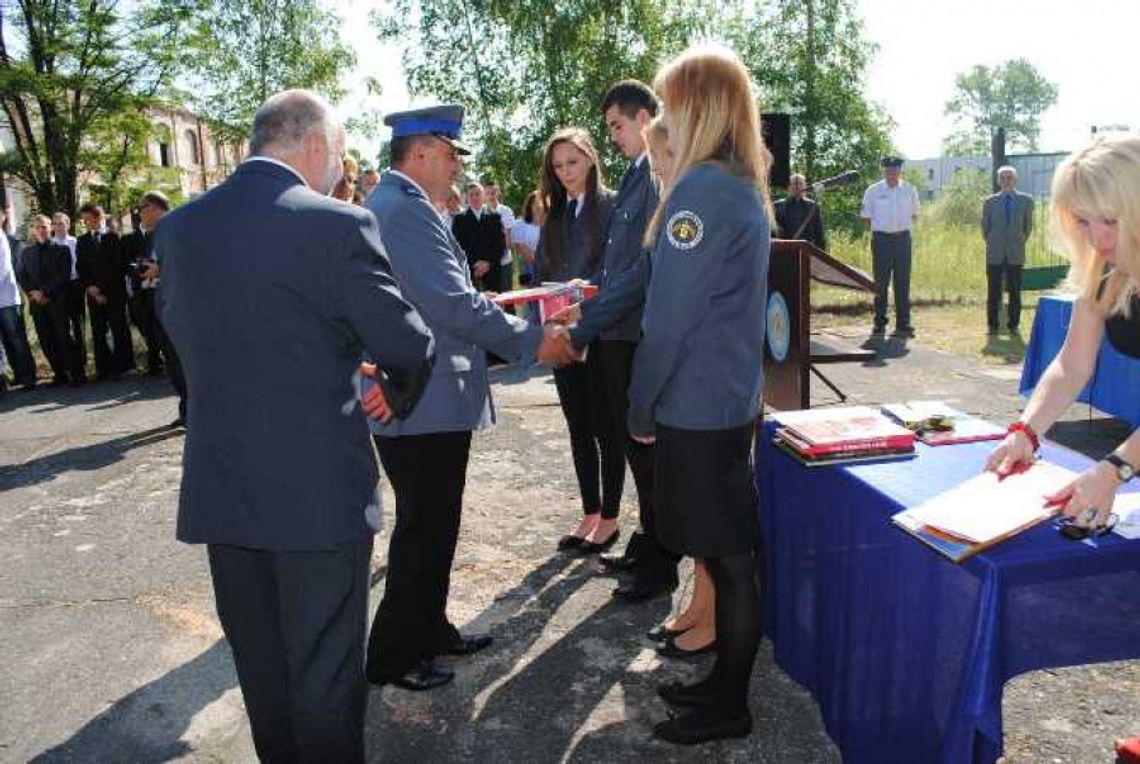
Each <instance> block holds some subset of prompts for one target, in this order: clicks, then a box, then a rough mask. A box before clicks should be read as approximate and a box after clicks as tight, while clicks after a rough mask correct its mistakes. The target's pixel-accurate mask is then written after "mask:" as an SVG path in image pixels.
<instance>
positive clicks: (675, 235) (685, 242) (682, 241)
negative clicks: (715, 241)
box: [665, 210, 705, 250]
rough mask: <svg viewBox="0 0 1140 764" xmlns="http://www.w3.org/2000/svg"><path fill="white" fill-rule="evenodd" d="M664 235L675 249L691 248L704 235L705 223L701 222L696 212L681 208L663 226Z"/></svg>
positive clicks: (698, 242)
mask: <svg viewBox="0 0 1140 764" xmlns="http://www.w3.org/2000/svg"><path fill="white" fill-rule="evenodd" d="M665 235H666V237H668V239H669V243H670V244H672V245H673V246H674V247H676V248H677V249H681V250H687V249H692V248H693V247H695V246H697V245H698V244H700V243H701V239H703V238H704V237H705V224H704V223H703V222H701V219H700V217H698V216H697V213H695V212H691V211H690V210H681V211H679V212H675V213H673V216H672V217H671V218H669V223H668V225H666V226H665Z"/></svg>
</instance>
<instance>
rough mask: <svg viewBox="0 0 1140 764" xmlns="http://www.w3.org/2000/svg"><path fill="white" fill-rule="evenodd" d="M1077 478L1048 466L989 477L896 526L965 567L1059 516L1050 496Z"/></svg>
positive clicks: (897, 518)
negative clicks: (968, 561)
mask: <svg viewBox="0 0 1140 764" xmlns="http://www.w3.org/2000/svg"><path fill="white" fill-rule="evenodd" d="M1075 477H1076V473H1075V472H1073V471H1072V470H1068V469H1065V468H1064V467H1060V466H1058V465H1056V464H1051V463H1049V462H1044V461H1038V462H1035V463H1034V464H1033V466H1032V467H1030V468H1029V469H1027V470H1025V471H1024V472H1019V473H1015V474H1013V475H1009V476H1007V477H1004V478H999V477H998V476H997V475H996V474H995V473H993V472H983V473H980V474H978V475H975V476H974V477H972V478H970V479H969V480H967V481H965V482H964V483H961V484H959V485H957V486H955V487H954V488H951V489H949V490H947V491H943V492H942V493H940V494H938V495H937V496H935V497H933V498H931V499H928V500H926V501H924V502H922V503H921V504H919V505H918V506H915V507H910V508H909V509H905V510H903V511H902V512H899V513H898V514H896V515H894V516H893V517H892V518H891V520H892V521H893V522H894V523H895V524H896V525H898V526H899V527H900V528H902V529H903V530H904V531H906V532H907V533H909V534H911V535H912V536H914V537H915V538H917V539H918V540H919V541H922V542H923V543H925V544H926V545H927V546H930V547H931V548H932V549H934V550H936V551H938V552H940V553H941V554H944V555H946V556H947V557H949V558H950V559H951V560H953V561H954V562H962V561H963V560H965V559H968V558H969V557H971V556H973V555H975V554H977V553H978V552H981V551H983V550H985V549H988V548H990V547H992V546H993V545H995V544H998V543H1000V542H1002V541H1005V540H1006V539H1009V538H1013V537H1014V536H1016V535H1018V534H1019V533H1022V532H1023V531H1026V530H1028V529H1029V528H1032V527H1033V526H1035V525H1037V524H1038V523H1040V522H1042V521H1044V520H1047V519H1048V518H1050V517H1052V516H1053V515H1054V514H1056V512H1057V509H1056V508H1055V507H1050V506H1047V505H1046V502H1045V496H1047V495H1048V494H1051V493H1053V492H1055V491H1057V490H1059V489H1060V488H1062V487H1063V486H1065V485H1066V484H1067V483H1068V482H1069V481H1071V480H1073V479H1074V478H1075Z"/></svg>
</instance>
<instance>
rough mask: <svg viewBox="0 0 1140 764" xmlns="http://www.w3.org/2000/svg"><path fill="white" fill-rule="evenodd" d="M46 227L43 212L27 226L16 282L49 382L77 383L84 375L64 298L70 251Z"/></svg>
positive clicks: (46, 220) (68, 304) (68, 307)
mask: <svg viewBox="0 0 1140 764" xmlns="http://www.w3.org/2000/svg"><path fill="white" fill-rule="evenodd" d="M50 226H51V219H50V218H48V217H47V216H46V215H38V216H36V217H35V218H32V222H31V224H30V226H29V228H30V230H31V235H32V244H31V245H29V246H27V247H24V249H23V251H21V252H20V259H19V260H18V261H17V263H16V281H17V282H18V283H19V285H20V288H21V289H23V290H24V292H25V293H26V294H27V295H28V302H30V303H31V307H32V322H33V323H34V324H35V325H36V335H37V336H38V337H39V338H40V349H41V350H43V351H44V355H45V356H47V360H48V364H50V365H51V370H52V373H53V374H54V379H53V380H52V384H54V385H63V384H66V383H67V382H69V381H70V382H71V383H72V384H73V385H81V384H83V383H84V382H85V381H86V375H85V374H84V372H83V361H82V360H81V358H80V355H79V348H78V347H77V346H76V344H75V342H74V340H73V338H72V336H71V325H70V310H69V309H70V303H69V302H68V299H67V298H68V295H67V290H68V288H69V286H70V285H71V250H69V249H68V248H67V247H66V246H64V245H62V244H56V243H54V242H53V241H52V240H51V238H50V235H51V234H50Z"/></svg>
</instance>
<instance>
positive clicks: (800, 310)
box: [764, 239, 875, 411]
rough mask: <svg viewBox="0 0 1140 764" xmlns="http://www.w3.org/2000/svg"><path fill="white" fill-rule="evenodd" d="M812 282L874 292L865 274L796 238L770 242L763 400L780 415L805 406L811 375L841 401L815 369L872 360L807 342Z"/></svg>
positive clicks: (863, 353)
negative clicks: (778, 410)
mask: <svg viewBox="0 0 1140 764" xmlns="http://www.w3.org/2000/svg"><path fill="white" fill-rule="evenodd" d="M812 279H815V280H816V281H819V282H821V283H823V284H830V285H831V286H837V287H842V288H844V289H855V290H858V291H865V292H871V293H872V294H873V293H874V292H875V282H874V281H873V280H872V279H871V278H870V277H869V276H867V274H865V273H863V272H862V271H859V270H858V269H856V268H852V267H851V266H849V265H845V264H843V263H841V262H840V261H838V260H836V259H835V258H834V257H832V256H831V255H829V254H827V253H826V252H824V251H823V250H821V249H819V248H818V247H816V246H814V245H813V244H810V243H809V242H806V241H799V240H796V239H788V240H785V239H773V240H772V254H771V257H770V259H769V261H768V303H767V305H766V309H765V322H766V324H767V326H766V331H765V334H764V402H765V403H767V404H768V405H770V406H772V407H774V408H777V409H780V410H783V411H788V410H793V409H806V408H808V407H810V405H811V375H812V374H815V375H816V376H817V377H819V378H820V380H821V381H822V382H823V383H824V384H826V385H827V386H828V387H830V388H831V389H832V390H833V391H834V392H835V394H836V395H838V396H839V397H840V399H841V400H846V398H847V396H846V395H844V394H843V392H842V391H840V390H839V388H838V387H836V386H835V384H834V383H832V381H831V380H829V379H828V378H827V377H825V376H824V375H823V373H822V372H820V370H819V369H817V368H816V366H818V365H821V364H825V363H845V362H848V361H867V360H870V359H872V358H874V357H875V351H873V350H862V349H859V348H854V347H843V346H840V345H839V344H838V343H837V342H835V341H830V340H829V341H826V342H825V341H823V340H821V339H818V338H817V339H812V338H811V334H810V332H811V280H812Z"/></svg>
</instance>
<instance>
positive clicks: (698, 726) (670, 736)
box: [653, 707, 752, 745]
mask: <svg viewBox="0 0 1140 764" xmlns="http://www.w3.org/2000/svg"><path fill="white" fill-rule="evenodd" d="M750 734H752V715H751V714H750V713H748V710H747V709H745V710H744V711H742V712H740V713H736V714H733V713H731V712H728V713H726V712H725V711H722V710H720V709H715V708H708V707H704V708H697V709H694V710H693V711H690V712H689V713H687V714H685V715H684V716H676V717H673V718H671V719H669V720H668V721H664V722H661V723H660V724H658V725H657V726H655V727H654V728H653V735H654V737H657V738H659V739H661V740H667V741H669V742H670V743H678V744H680V745H696V744H697V743H705V742H708V741H710V740H723V739H724V738H731V737H748V736H749V735H750Z"/></svg>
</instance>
